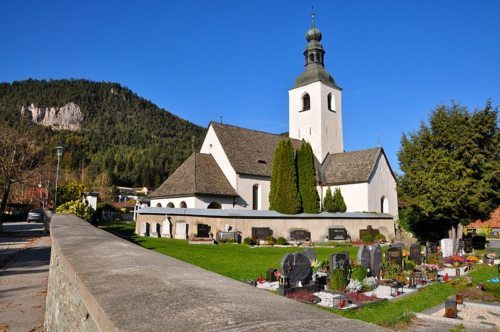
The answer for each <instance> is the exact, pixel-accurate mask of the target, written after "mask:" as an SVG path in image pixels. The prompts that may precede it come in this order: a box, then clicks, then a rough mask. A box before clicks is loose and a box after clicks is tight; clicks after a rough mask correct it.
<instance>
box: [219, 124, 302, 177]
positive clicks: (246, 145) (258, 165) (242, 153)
mask: <svg viewBox="0 0 500 332" xmlns="http://www.w3.org/2000/svg"><path fill="white" fill-rule="evenodd" d="M210 125H211V126H212V128H213V129H214V130H215V134H216V135H217V137H218V139H219V141H220V143H221V145H222V148H223V149H224V152H225V153H226V156H227V158H228V159H229V162H230V163H231V166H232V167H233V168H234V170H235V172H236V173H238V174H248V175H258V176H267V177H271V173H272V171H273V166H272V163H273V156H274V150H276V147H277V146H278V143H279V142H280V141H282V140H285V139H288V136H284V135H276V134H270V133H266V132H263V131H257V130H251V129H245V128H241V127H235V126H230V125H226V124H221V123H217V122H211V123H210ZM291 141H292V144H293V146H294V147H295V149H298V148H299V147H300V141H299V140H296V139H291Z"/></svg>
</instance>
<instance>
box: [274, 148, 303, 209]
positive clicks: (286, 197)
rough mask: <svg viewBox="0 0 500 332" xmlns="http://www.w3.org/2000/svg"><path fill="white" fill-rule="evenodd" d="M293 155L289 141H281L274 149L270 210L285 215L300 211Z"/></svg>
mask: <svg viewBox="0 0 500 332" xmlns="http://www.w3.org/2000/svg"><path fill="white" fill-rule="evenodd" d="M294 154H295V151H294V149H293V146H292V142H291V141H290V140H289V139H288V140H286V141H281V142H280V143H279V144H278V147H277V148H276V151H275V153H274V158H273V173H272V175H271V189H270V193H269V208H270V209H271V210H275V211H277V212H281V213H286V214H296V213H299V212H300V210H301V202H300V196H299V193H298V186H297V173H296V169H295V156H294Z"/></svg>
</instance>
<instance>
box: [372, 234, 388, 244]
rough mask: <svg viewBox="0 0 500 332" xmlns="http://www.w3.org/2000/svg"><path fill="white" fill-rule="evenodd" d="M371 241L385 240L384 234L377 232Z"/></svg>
mask: <svg viewBox="0 0 500 332" xmlns="http://www.w3.org/2000/svg"><path fill="white" fill-rule="evenodd" d="M373 241H375V242H385V241H386V239H385V236H384V234H381V233H378V234H377V235H375V237H374V238H373Z"/></svg>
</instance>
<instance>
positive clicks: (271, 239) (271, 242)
mask: <svg viewBox="0 0 500 332" xmlns="http://www.w3.org/2000/svg"><path fill="white" fill-rule="evenodd" d="M266 241H267V244H269V245H272V246H274V245H275V244H276V238H275V237H273V236H272V235H269V236H268V237H267V238H266Z"/></svg>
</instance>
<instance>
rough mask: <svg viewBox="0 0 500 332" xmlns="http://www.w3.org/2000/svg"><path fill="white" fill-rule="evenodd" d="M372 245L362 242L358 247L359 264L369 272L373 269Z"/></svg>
mask: <svg viewBox="0 0 500 332" xmlns="http://www.w3.org/2000/svg"><path fill="white" fill-rule="evenodd" d="M371 249H372V248H371V246H367V245H364V244H362V245H361V246H359V249H358V264H359V265H362V266H364V267H365V268H366V269H367V270H368V271H369V272H371V269H372V250H371Z"/></svg>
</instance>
